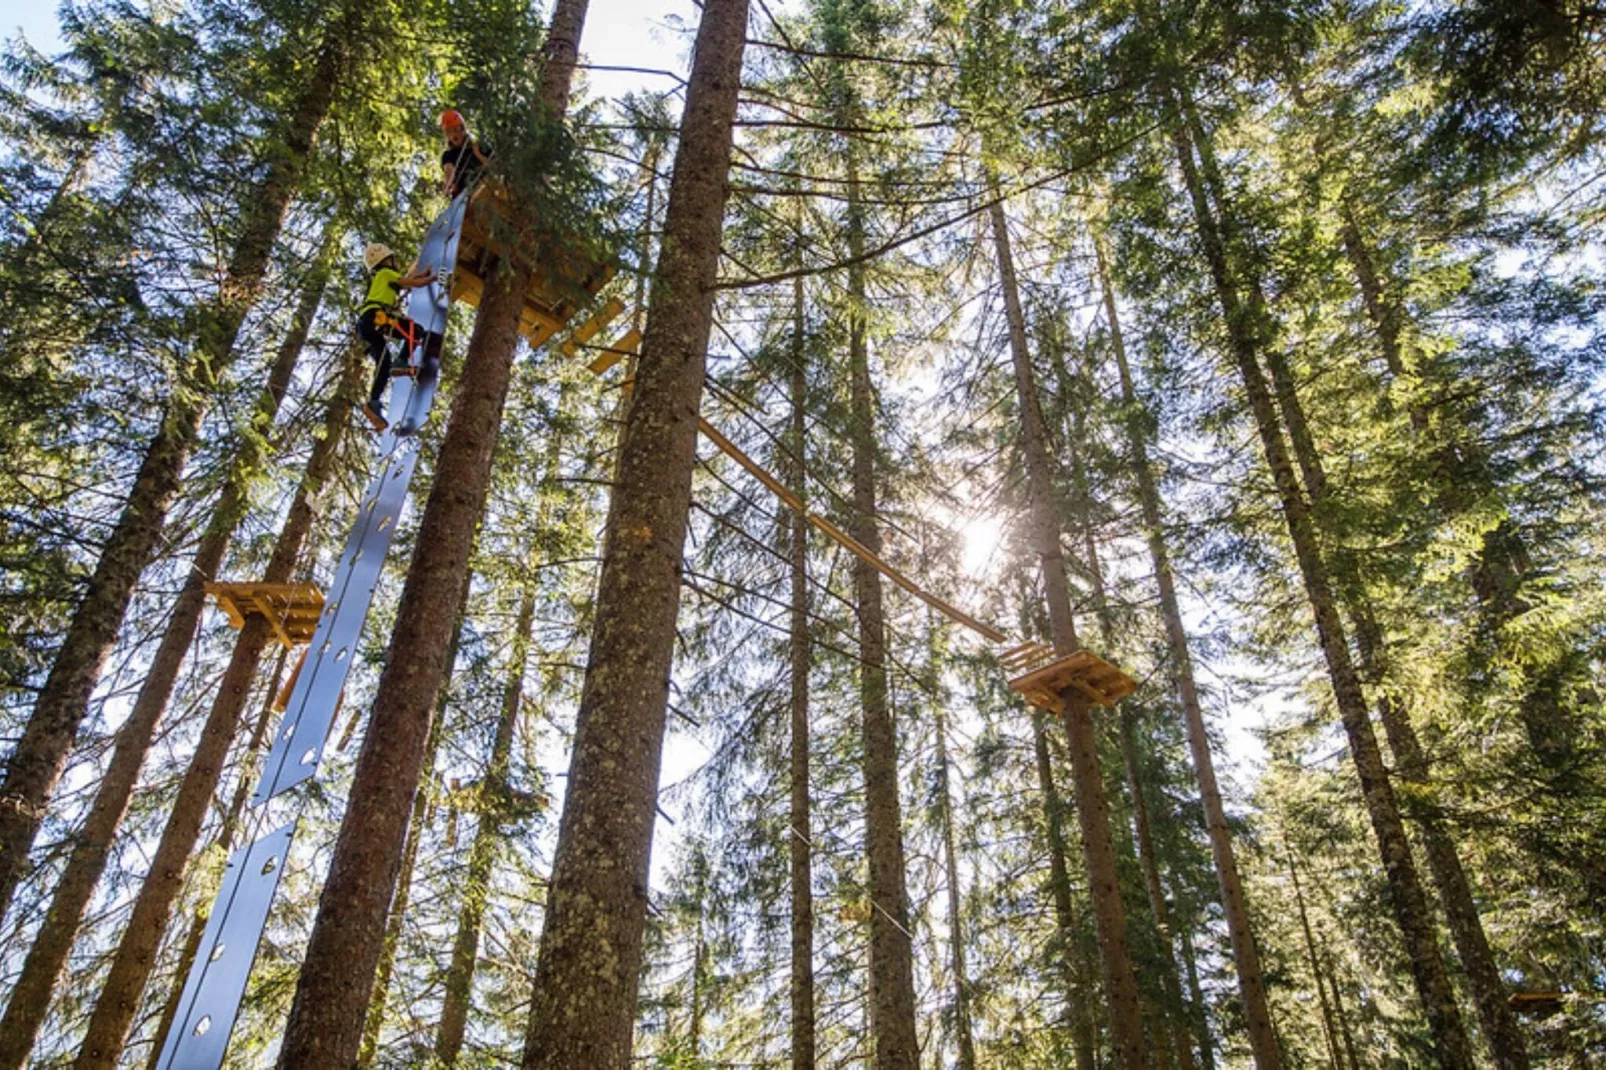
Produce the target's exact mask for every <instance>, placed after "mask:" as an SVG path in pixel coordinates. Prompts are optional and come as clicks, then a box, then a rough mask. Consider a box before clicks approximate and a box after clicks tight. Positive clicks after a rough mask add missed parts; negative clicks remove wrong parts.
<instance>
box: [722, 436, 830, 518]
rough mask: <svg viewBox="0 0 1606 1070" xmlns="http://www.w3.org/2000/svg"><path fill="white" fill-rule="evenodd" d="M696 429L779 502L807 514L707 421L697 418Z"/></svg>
mask: <svg viewBox="0 0 1606 1070" xmlns="http://www.w3.org/2000/svg"><path fill="white" fill-rule="evenodd" d="M697 428H698V430H700V431H701V432H702V433H703V435H704V436H705V437H706V438H707V439H708V440H709V441H710V442H712V443H713V444H714V445H716V446H718V447H719V448H720V449H721V450H723V451H724V452H725V455H726V456H727V457H729V458H730V459H731V460H733V461H735V462H736V463H737V464H739V465H741V466H742V467H743V468H745V469H747V471H748V472H749V473H751V474H752V476H753V478H754V479H756V480H758V481H759V482H760V483H762V484H764V485H765V486H766V487H768V488H769V489H770V492H771V493H773V494H774V495H775V496H776V497H777V498H779V499H781V501H783V502H785V503H786V504H787V505H789V506H790V507H792V508H793V509H795V510H796V511H797V512H800V513H807V512H808V509H807V508H806V507H805V506H804V505H803V499H801V498H799V497H798V496H797V495H796V494H793V493H792V492H791V491H790V490H787V489H786V487H785V486H784V485H783V484H782V483H781V481H780V480H778V479H776V478H775V477H774V476H772V475H770V474H769V473H768V472H766V471H765V470H764V469H763V468H760V467H759V464H758V462H757V461H755V460H753V458H751V457H749V456H748V455H747V454H746V453H744V452H742V450H741V449H740V448H738V447H737V446H736V444H735V443H734V442H732V441H731V440H730V439H728V438H726V437H725V436H724V435H722V434H720V433H719V431H718V429H716V428H715V427H714V425H713V424H711V423H709V422H708V420H707V419H705V418H704V417H701V416H699V417H697Z"/></svg>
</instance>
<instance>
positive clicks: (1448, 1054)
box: [1171, 125, 1473, 1070]
mask: <svg viewBox="0 0 1606 1070" xmlns="http://www.w3.org/2000/svg"><path fill="white" fill-rule="evenodd" d="M1171 136H1172V138H1173V141H1174V143H1175V148H1176V152H1177V159H1178V163H1179V164H1180V166H1181V169H1182V173H1183V179H1184V182H1185V183H1186V185H1187V189H1188V195H1189V198H1190V200H1191V201H1192V204H1193V211H1194V220H1195V224H1196V226H1197V228H1198V232H1199V238H1200V243H1201V245H1202V246H1203V247H1204V251H1205V257H1206V259H1207V261H1208V262H1209V265H1210V272H1211V276H1212V279H1213V281H1214V283H1215V288H1216V295H1217V298H1218V300H1219V301H1220V303H1221V307H1222V314H1223V316H1224V318H1225V320H1226V325H1227V332H1228V338H1229V343H1230V348H1231V351H1232V358H1233V360H1234V362H1235V363H1236V365H1237V368H1238V372H1239V375H1240V377H1241V378H1242V380H1243V384H1244V392H1245V395H1246V397H1247V400H1248V402H1249V407H1250V412H1251V414H1252V415H1253V417H1254V421H1255V426H1256V429H1257V430H1258V432H1259V434H1260V440H1261V448H1262V449H1263V450H1264V452H1265V457H1266V463H1267V467H1268V468H1270V470H1271V474H1272V478H1273V480H1274V482H1275V484H1276V488H1277V495H1278V499H1279V502H1280V504H1281V507H1282V511H1283V516H1284V519H1285V520H1286V521H1287V524H1288V530H1289V535H1290V538H1291V539H1292V541H1293V544H1294V553H1295V557H1296V558H1297V559H1298V563H1299V568H1300V574H1301V576H1302V578H1303V580H1304V584H1305V591H1306V595H1307V597H1308V598H1309V600H1310V604H1311V611H1312V613H1313V615H1314V617H1315V620H1316V631H1317V636H1318V639H1319V641H1320V645H1321V648H1322V653H1323V655H1324V657H1325V659H1326V661H1327V667H1328V673H1329V676H1330V677H1331V681H1332V686H1333V695H1334V699H1335V701H1336V703H1337V706H1338V710H1339V716H1340V719H1341V720H1342V721H1343V723H1344V730H1345V734H1346V735H1347V736H1348V738H1349V747H1350V755H1351V757H1352V758H1353V760H1354V763H1355V769H1356V773H1357V775H1358V777H1359V780H1360V786H1361V794H1362V797H1363V799H1364V800H1365V803H1366V809H1367V815H1368V817H1369V818H1370V819H1371V823H1372V829H1373V832H1374V834H1375V835H1376V836H1377V841H1378V847H1379V850H1380V852H1381V854H1382V858H1383V866H1384V870H1385V871H1386V873H1387V874H1388V882H1389V890H1390V894H1391V897H1392V900H1393V904H1394V914H1395V920H1396V922H1397V923H1398V924H1399V926H1400V931H1401V935H1402V936H1403V937H1404V941H1405V948H1406V952H1407V955H1408V957H1409V959H1410V962H1411V967H1412V976H1413V979H1414V980H1415V982H1416V988H1417V995H1418V997H1419V998H1420V1000H1421V1002H1422V1007H1423V1010H1424V1012H1425V1013H1426V1015H1427V1019H1428V1022H1429V1025H1430V1026H1431V1028H1432V1032H1433V1038H1434V1042H1435V1045H1436V1049H1437V1056H1438V1060H1439V1063H1440V1065H1441V1066H1443V1067H1445V1070H1464V1068H1470V1067H1471V1066H1472V1065H1473V1063H1472V1056H1471V1051H1470V1048H1469V1046H1468V1043H1467V1037H1466V1033H1465V1031H1464V1029H1463V1027H1462V1024H1461V1013H1460V1010H1459V1009H1458V1008H1457V1006H1456V1003H1455V993H1454V991H1453V989H1452V988H1451V986H1450V979H1449V975H1448V974H1447V973H1446V971H1445V968H1444V961H1443V959H1442V958H1441V957H1440V955H1439V948H1438V943H1437V939H1436V934H1435V933H1434V929H1433V920H1432V917H1431V916H1430V914H1429V912H1428V909H1427V901H1426V898H1425V897H1424V896H1423V894H1422V886H1421V883H1420V881H1419V880H1418V877H1417V873H1416V864H1415V862H1414V861H1413V860H1412V858H1411V848H1410V844H1409V842H1408V841H1407V840H1406V836H1405V826H1404V823H1403V822H1402V821H1401V819H1400V811H1399V803H1398V800H1397V799H1396V798H1395V795H1394V788H1393V785H1391V784H1390V783H1389V780H1388V775H1387V772H1386V771H1385V769H1384V766H1383V756H1382V753H1381V751H1380V750H1379V748H1378V743H1377V736H1376V734H1375V733H1374V732H1373V730H1372V723H1371V720H1370V718H1369V716H1368V714H1367V710H1366V702H1365V698H1364V696H1363V694H1362V692H1361V683H1360V677H1359V675H1358V674H1357V673H1356V671H1355V666H1354V663H1353V662H1352V661H1351V660H1350V652H1349V646H1348V639H1347V637H1346V635H1345V632H1344V625H1343V621H1342V620H1341V619H1340V617H1339V613H1338V607H1337V604H1336V601H1335V599H1334V597H1333V590H1332V585H1331V582H1330V580H1329V578H1328V573H1327V566H1326V563H1325V562H1324V561H1323V559H1322V555H1321V550H1320V546H1319V544H1318V540H1317V533H1316V527H1315V522H1314V520H1313V518H1312V516H1311V512H1310V506H1309V505H1308V504H1307V503H1306V501H1305V498H1304V496H1303V494H1302V493H1301V490H1300V487H1299V482H1298V476H1297V475H1296V474H1295V471H1294V467H1293V464H1292V463H1291V462H1290V460H1289V457H1288V449H1287V446H1286V445H1285V444H1284V442H1283V438H1282V430H1281V427H1280V426H1279V423H1278V419H1277V410H1276V406H1275V403H1274V402H1273V399H1272V395H1271V391H1270V390H1269V389H1268V388H1267V385H1266V379H1265V375H1264V373H1263V372H1262V371H1261V368H1260V356H1259V352H1260V350H1261V348H1262V343H1261V340H1260V336H1261V334H1262V333H1263V332H1262V330H1261V329H1260V328H1259V327H1258V326H1257V322H1256V321H1257V319H1260V318H1262V317H1257V316H1256V315H1255V314H1254V313H1255V310H1254V309H1250V308H1246V307H1245V306H1244V304H1243V302H1242V300H1241V299H1240V296H1239V288H1238V283H1237V280H1236V278H1235V276H1234V274H1233V272H1232V270H1231V267H1230V265H1229V263H1228V260H1227V254H1226V249H1225V247H1224V245H1223V244H1222V241H1221V236H1220V232H1219V230H1218V229H1217V226H1216V221H1215V214H1214V211H1213V210H1212V209H1211V207H1210V204H1209V201H1208V199H1207V198H1206V196H1205V192H1204V188H1203V185H1202V184H1201V182H1200V181H1199V177H1198V173H1197V168H1196V166H1195V163H1194V158H1193V146H1192V144H1191V143H1190V141H1189V139H1188V135H1187V133H1186V131H1185V130H1184V129H1183V128H1182V126H1181V125H1173V127H1172V132H1171Z"/></svg>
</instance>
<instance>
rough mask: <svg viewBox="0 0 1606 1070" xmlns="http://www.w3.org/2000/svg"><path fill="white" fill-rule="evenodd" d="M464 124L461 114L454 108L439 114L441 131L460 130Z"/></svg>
mask: <svg viewBox="0 0 1606 1070" xmlns="http://www.w3.org/2000/svg"><path fill="white" fill-rule="evenodd" d="M465 125H466V124H465V123H464V122H463V113H462V112H460V111H458V110H457V109H456V108H447V109H446V110H445V111H443V112H441V129H442V130H461V129H462V128H463V127H464V126H465Z"/></svg>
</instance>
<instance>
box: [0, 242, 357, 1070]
mask: <svg viewBox="0 0 1606 1070" xmlns="http://www.w3.org/2000/svg"><path fill="white" fill-rule="evenodd" d="M339 235H340V228H339V227H337V225H334V223H331V225H329V228H328V233H326V236H324V241H323V251H321V254H320V257H318V262H316V267H315V268H313V273H312V276H308V280H307V286H305V289H304V291H302V297H300V302H299V304H297V307H296V312H294V315H292V317H291V325H289V331H287V333H286V334H284V341H283V342H281V344H279V349H278V352H276V353H275V360H273V365H271V368H270V371H268V381H267V387H265V389H263V392H262V395H260V397H259V398H257V406H255V411H254V413H252V416H251V421H249V424H247V427H244V429H243V434H241V435H239V450H238V453H236V456H234V461H233V466H231V468H230V474H228V479H226V482H225V484H223V490H222V493H220V495H218V501H217V506H215V508H214V511H212V517H210V521H209V522H207V527H206V533H204V535H202V538H201V546H199V548H198V549H196V556H194V561H193V562H191V567H190V574H188V575H186V578H185V583H183V588H181V590H180V591H178V596H177V599H175V602H173V612H172V615H170V617H169V619H167V627H165V628H164V630H162V638H161V641H159V643H157V647H156V655H154V657H153V659H151V667H149V670H148V672H146V678H145V683H143V684H141V686H140V692H138V696H137V697H135V700H133V710H132V712H130V713H128V718H127V720H125V721H124V723H122V728H119V729H117V737H116V745H114V749H112V757H111V762H109V763H108V766H106V773H104V774H103V776H101V781H100V787H98V789H96V792H95V802H93V803H92V805H90V813H88V816H87V818H85V821H84V827H82V829H80V831H79V834H77V835H75V837H74V839H72V853H71V855H69V858H67V864H66V868H64V869H63V874H61V880H59V884H58V885H56V892H55V896H53V898H51V903H50V909H48V913H47V914H45V922H43V924H42V925H40V930H39V935H37V937H35V938H34V946H32V948H29V953H27V959H26V961H24V962H22V974H21V977H19V978H18V982H16V986H14V988H13V990H11V1001H10V1004H6V1011H5V1017H3V1019H0V1068H10V1067H18V1068H19V1067H22V1064H24V1062H27V1054H29V1051H31V1049H32V1048H34V1039H35V1038H37V1035H39V1028H40V1025H42V1023H43V1020H45V1014H47V1011H48V1009H50V999H51V996H53V993H55V988H56V982H58V980H59V977H61V969H63V966H64V964H66V961H67V954H69V953H71V950H72V941H74V940H75V938H77V933H79V927H80V925H82V924H84V913H85V909H88V903H90V898H92V896H93V895H95V887H96V885H98V884H100V879H101V874H103V872H104V869H106V861H108V860H109V858H111V848H112V842H114V840H116V839H117V831H119V829H120V827H122V819H124V816H125V815H127V813H128V803H130V800H132V798H133V789H135V786H137V784H138V779H140V770H141V766H143V765H145V755H146V753H148V752H149V749H151V742H153V741H154V737H156V728H157V725H159V721H161V718H162V713H165V710H167V704H169V700H170V699H172V694H173V684H175V683H177V681H178V672H180V668H181V667H183V662H185V654H186V652H188V649H190V644H191V641H193V639H194V633H196V625H199V622H201V612H202V611H204V609H206V585H207V583H209V582H212V580H215V578H217V575H218V570H220V567H222V564H223V554H225V553H228V545H230V541H231V540H233V535H234V529H236V527H239V522H241V521H243V519H244V516H246V511H247V508H249V501H251V482H252V479H254V477H255V474H257V469H259V468H260V464H262V459H263V453H265V451H267V435H268V434H270V432H271V427H273V419H275V416H276V415H278V410H279V403H281V402H283V400H284V392H286V390H287V389H289V382H291V376H292V374H294V371H296V361H297V360H299V358H300V353H302V349H304V347H305V344H307V333H308V329H310V328H312V320H313V317H315V315H316V312H318V304H320V302H321V300H323V291H324V286H326V283H328V278H329V257H331V254H332V251H334V247H336V246H337V243H339Z"/></svg>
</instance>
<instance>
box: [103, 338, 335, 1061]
mask: <svg viewBox="0 0 1606 1070" xmlns="http://www.w3.org/2000/svg"><path fill="white" fill-rule="evenodd" d="M345 359H346V367H345V374H344V377H343V378H342V379H341V382H340V387H339V389H337V391H336V394H335V397H334V398H333V399H332V400H331V401H330V403H329V408H328V410H327V414H326V416H325V420H324V435H323V437H322V438H320V439H318V441H317V442H316V443H315V444H314V445H313V449H312V454H311V456H310V457H309V458H308V460H307V467H306V470H305V471H304V472H303V474H302V477H301V484H300V486H299V487H298V488H297V489H296V496H295V499H294V500H293V501H292V502H291V506H290V512H289V514H288V516H287V517H286V519H285V524H284V527H283V529H281V530H280V532H279V538H278V540H277V541H276V542H275V544H274V548H273V555H272V557H271V558H270V559H269V561H268V568H267V572H266V573H265V575H264V576H263V581H264V582H266V583H288V582H289V581H290V579H291V577H292V575H293V573H294V571H295V567H296V563H297V561H298V560H299V559H300V557H301V549H302V547H303V546H304V545H305V544H306V541H307V537H308V535H309V534H310V533H311V531H312V523H313V520H314V519H315V518H316V516H317V514H318V512H319V505H318V504H317V499H318V497H319V496H320V495H321V493H322V491H323V489H324V487H325V485H326V484H327V483H328V482H329V479H330V477H331V475H333V473H334V468H335V464H336V461H337V460H338V459H339V449H340V443H341V440H342V438H343V436H344V434H345V428H346V427H347V425H349V424H350V422H351V409H352V404H353V398H354V397H355V396H356V393H357V391H358V390H360V389H361V383H362V379H363V370H364V363H365V362H364V358H363V355H362V351H361V350H360V349H359V348H358V347H356V346H353V347H351V348H350V349H348V350H347V352H346V357H345ZM272 640H273V632H272V629H271V628H270V627H269V625H268V622H267V620H266V619H265V618H262V617H258V616H253V617H250V618H248V619H247V620H246V622H245V627H244V628H242V629H240V636H239V638H238V639H236V640H235V642H234V652H233V654H232V655H231V656H230V658H229V664H228V667H227V668H226V669H225V670H224V672H223V679H222V681H221V682H220V683H219V685H218V693H217V696H216V697H215V698H214V699H213V700H212V707H211V709H210V710H209V711H208V712H207V717H206V723H205V724H204V725H203V726H202V728H201V736H200V740H199V741H198V742H197V744H196V748H195V754H194V756H193V757H192V758H191V759H190V764H189V768H188V769H186V770H185V773H184V778H183V780H182V781H181V782H180V783H179V789H178V795H177V796H175V798H174V800H173V806H172V810H171V812H170V814H169V816H168V819H167V825H166V827H165V828H164V829H163V830H162V838H161V840H160V841H159V842H158V844H157V847H156V854H155V855H154V856H153V857H152V859H151V866H150V869H149V871H148V872H147V874H146V876H145V881H144V883H143V884H141V885H140V889H139V895H138V896H137V897H136V898H135V900H134V908H133V910H132V911H131V913H130V914H129V919H128V926H127V928H125V929H124V930H123V936H122V939H121V941H120V942H119V943H118V945H117V951H116V952H115V954H114V955H113V957H112V966H111V970H110V972H109V973H108V974H107V976H106V984H105V987H104V988H102V989H101V993H100V998H99V999H98V1000H97V1001H96V1003H95V1009H94V1011H93V1013H92V1014H91V1015H90V1019H89V1029H88V1032H87V1033H86V1035H85V1039H84V1044H83V1047H82V1048H81V1049H80V1051H79V1054H78V1060H77V1063H76V1065H77V1066H79V1067H84V1068H88V1067H111V1066H114V1065H115V1063H116V1060H117V1055H118V1052H120V1051H121V1050H122V1046H123V1043H124V1041H125V1040H126V1039H127V1037H128V1031H129V1029H130V1028H131V1027H132V1025H133V1021H134V1016H135V1015H136V1014H137V1013H138V1011H139V1004H140V1000H141V997H142V996H143V994H144V991H145V985H146V984H147V983H148V982H149V980H150V975H151V971H152V970H153V969H154V968H155V966H156V953H157V950H158V949H159V948H160V946H161V942H162V935H163V934H164V933H165V932H166V930H167V924H168V922H169V921H170V920H171V918H172V915H173V908H174V907H175V906H176V905H177V903H178V898H179V895H180V893H181V892H182V891H183V889H184V877H185V873H186V872H187V869H188V866H189V860H190V857H191V855H192V854H193V853H194V850H195V841H196V839H197V838H198V837H199V836H200V834H201V826H202V824H203V823H204V821H205V819H206V816H207V813H208V811H209V809H210V808H211V805H212V799H213V796H214V795H216V793H217V788H218V782H219V781H220V780H221V778H222V776H223V771H224V763H225V760H226V759H227V757H228V752H229V747H230V745H231V743H232V742H233V740H234V735H235V730H236V728H237V726H238V724H239V721H240V715H241V713H242V712H243V711H244V709H245V704H246V701H247V699H248V698H249V697H250V691H251V681H252V679H253V678H254V677H255V676H256V670H257V665H258V663H259V662H260V661H261V659H262V652H263V651H264V650H266V649H267V648H268V644H269V643H270V642H272ZM179 983H180V984H182V983H183V981H182V978H180V979H179Z"/></svg>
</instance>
